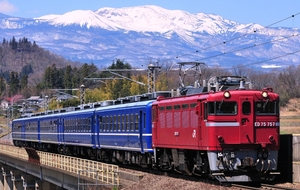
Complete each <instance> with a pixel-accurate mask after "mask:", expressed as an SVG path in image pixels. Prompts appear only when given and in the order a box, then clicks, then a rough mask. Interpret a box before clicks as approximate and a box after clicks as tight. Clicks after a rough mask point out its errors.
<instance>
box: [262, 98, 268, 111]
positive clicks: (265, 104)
mask: <svg viewBox="0 0 300 190" xmlns="http://www.w3.org/2000/svg"><path fill="white" fill-rule="evenodd" d="M268 102H269V99H267V101H266V102H265V103H264V105H263V111H264V112H265V111H266V106H267V104H268Z"/></svg>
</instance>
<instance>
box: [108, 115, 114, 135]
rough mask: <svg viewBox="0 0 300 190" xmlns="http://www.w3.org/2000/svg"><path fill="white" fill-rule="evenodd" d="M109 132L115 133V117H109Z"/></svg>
mask: <svg viewBox="0 0 300 190" xmlns="http://www.w3.org/2000/svg"><path fill="white" fill-rule="evenodd" d="M108 123H109V131H113V129H114V118H113V116H112V115H111V116H109V122H108Z"/></svg>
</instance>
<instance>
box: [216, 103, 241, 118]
mask: <svg viewBox="0 0 300 190" xmlns="http://www.w3.org/2000/svg"><path fill="white" fill-rule="evenodd" d="M216 111H217V114H218V115H219V114H220V115H232V114H236V113H237V103H236V102H224V101H221V102H216Z"/></svg>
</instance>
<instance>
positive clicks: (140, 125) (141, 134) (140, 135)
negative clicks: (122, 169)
mask: <svg viewBox="0 0 300 190" xmlns="http://www.w3.org/2000/svg"><path fill="white" fill-rule="evenodd" d="M136 119H138V120H139V121H138V126H139V127H138V130H139V137H140V144H141V152H142V153H144V146H143V145H144V144H143V141H144V138H145V139H146V138H148V137H146V136H145V137H143V130H144V129H146V126H145V125H146V122H144V121H143V120H144V119H146V118H144V117H143V112H142V111H140V113H139V116H138V117H137V118H136ZM144 133H147V132H146V131H144Z"/></svg>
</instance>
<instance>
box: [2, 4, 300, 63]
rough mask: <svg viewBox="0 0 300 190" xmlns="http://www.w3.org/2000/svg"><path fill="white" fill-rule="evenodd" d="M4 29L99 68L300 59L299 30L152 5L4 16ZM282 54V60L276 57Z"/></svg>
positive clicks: (4, 33)
mask: <svg viewBox="0 0 300 190" xmlns="http://www.w3.org/2000/svg"><path fill="white" fill-rule="evenodd" d="M0 31H1V35H0V37H2V38H6V39H8V38H12V37H13V36H14V37H16V38H22V37H24V36H25V37H27V38H28V39H29V40H31V41H35V42H36V43H37V44H38V45H39V46H41V47H43V48H45V49H47V50H49V51H51V52H54V53H57V54H59V55H61V56H63V57H65V58H67V59H70V60H72V61H81V62H93V63H95V64H96V65H98V66H99V67H101V66H105V65H109V64H110V63H111V61H112V60H114V59H117V58H118V59H124V60H126V61H128V62H129V63H130V64H132V65H133V66H137V67H138V66H140V65H145V64H146V63H147V62H148V63H149V61H150V60H152V61H153V60H154V61H160V62H169V61H171V62H179V61H202V60H205V61H206V62H207V64H208V65H210V66H213V65H219V66H222V65H226V66H227V67H232V66H234V65H238V64H248V65H251V63H257V62H262V63H263V64H265V65H271V66H272V65H274V67H275V68H276V67H286V66H288V65H291V64H298V63H299V62H300V57H299V56H298V55H297V54H293V53H292V52H296V51H297V45H298V43H299V41H300V40H299V37H298V35H297V34H298V29H295V28H280V27H268V28H266V27H264V26H261V25H259V24H253V23H248V24H241V23H238V22H235V21H230V20H227V19H225V18H223V17H221V16H219V15H216V14H204V13H196V14H191V13H189V12H186V11H181V10H167V9H164V8H161V7H158V6H154V5H145V6H137V7H124V8H109V7H103V8H100V9H97V10H94V11H92V10H74V11H70V12H67V13H65V14H62V15H53V14H52V15H51V14H50V15H44V16H41V17H38V18H32V19H30V18H19V17H10V16H7V15H4V14H0ZM293 35H294V37H288V36H293ZM287 37H288V38H287ZM280 38H282V40H278V39H280ZM299 49H300V48H299ZM279 55H282V58H276V59H272V58H274V57H279ZM284 55H286V56H284ZM264 60H269V61H267V62H264ZM253 66H254V67H257V68H262V64H259V65H255V64H253Z"/></svg>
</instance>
